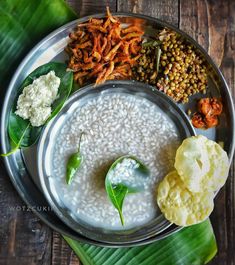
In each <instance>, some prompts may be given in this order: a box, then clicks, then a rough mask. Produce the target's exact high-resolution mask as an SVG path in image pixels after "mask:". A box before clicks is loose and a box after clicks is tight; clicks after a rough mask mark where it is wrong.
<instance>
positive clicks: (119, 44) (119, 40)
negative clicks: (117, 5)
mask: <svg viewBox="0 0 235 265" xmlns="http://www.w3.org/2000/svg"><path fill="white" fill-rule="evenodd" d="M143 34H144V32H143V31H142V30H141V29H140V28H139V27H138V26H137V25H130V26H128V27H126V28H122V27H121V23H120V21H119V20H118V18H116V17H113V16H112V15H111V13H110V11H109V8H108V7H107V17H106V18H105V19H96V18H91V19H90V20H89V21H88V22H86V23H83V24H80V25H78V26H77V28H76V30H75V31H74V32H73V33H71V34H70V35H69V37H70V42H69V43H68V45H67V47H66V49H65V51H66V52H67V53H68V55H69V61H68V70H70V71H73V72H74V80H75V81H76V82H78V83H79V84H80V86H83V85H84V84H85V83H86V82H87V81H88V80H90V79H95V83H96V85H97V84H101V83H104V82H105V81H106V80H111V79H130V78H131V77H132V70H131V67H132V66H134V65H135V64H136V61H137V59H138V58H139V56H140V55H138V52H139V50H140V49H141V42H142V35H143Z"/></svg>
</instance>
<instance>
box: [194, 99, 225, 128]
mask: <svg viewBox="0 0 235 265" xmlns="http://www.w3.org/2000/svg"><path fill="white" fill-rule="evenodd" d="M197 107H198V112H195V113H194V114H193V117H192V124H193V126H194V127H195V128H199V129H209V128H212V127H215V126H217V125H218V123H219V119H218V116H219V115H220V114H221V113H222V111H223V104H222V103H221V101H220V100H219V99H217V98H202V99H200V100H199V102H198V105H197Z"/></svg>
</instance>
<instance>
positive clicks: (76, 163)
mask: <svg viewBox="0 0 235 265" xmlns="http://www.w3.org/2000/svg"><path fill="white" fill-rule="evenodd" d="M83 134H84V133H83V132H82V133H81V135H80V136H79V143H78V149H77V151H76V152H75V153H73V154H71V155H70V157H69V159H68V162H67V166H66V182H67V184H71V182H72V180H73V177H74V175H75V173H76V171H77V170H78V169H79V168H80V166H81V164H82V161H83V156H82V154H81V151H80V147H81V140H82V136H83Z"/></svg>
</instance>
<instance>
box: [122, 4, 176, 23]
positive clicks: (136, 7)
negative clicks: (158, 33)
mask: <svg viewBox="0 0 235 265" xmlns="http://www.w3.org/2000/svg"><path fill="white" fill-rule="evenodd" d="M178 9H179V8H178V1H176V0H158V1H155V0H148V1H146V0H129V1H127V0H118V1H117V10H118V11H122V12H133V13H142V14H145V15H148V16H152V17H155V18H158V19H162V20H165V21H168V22H169V23H172V24H174V25H176V26H178V17H179V16H178V11H179V10H178Z"/></svg>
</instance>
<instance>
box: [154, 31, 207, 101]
mask: <svg viewBox="0 0 235 265" xmlns="http://www.w3.org/2000/svg"><path fill="white" fill-rule="evenodd" d="M158 38H159V40H160V41H161V42H162V43H161V50H162V54H161V60H160V63H161V67H160V69H161V72H162V77H160V78H159V80H158V82H157V87H158V89H159V90H161V91H163V92H164V93H166V94H167V95H168V96H170V97H171V98H173V99H174V100H175V101H176V102H183V103H186V102H188V98H189V96H191V95H193V94H196V93H198V92H203V93H206V87H207V73H206V65H205V63H204V61H203V59H202V58H201V56H200V55H199V54H198V53H197V51H196V48H195V47H193V46H192V45H191V44H189V43H188V42H187V41H186V40H184V39H183V38H182V37H181V36H180V35H179V34H178V33H177V32H174V31H172V30H170V29H163V30H162V31H161V32H160V33H159V37H158Z"/></svg>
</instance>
